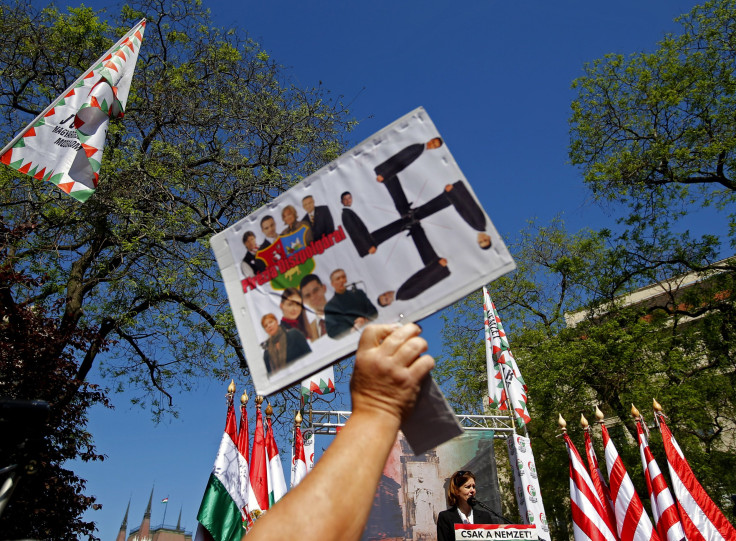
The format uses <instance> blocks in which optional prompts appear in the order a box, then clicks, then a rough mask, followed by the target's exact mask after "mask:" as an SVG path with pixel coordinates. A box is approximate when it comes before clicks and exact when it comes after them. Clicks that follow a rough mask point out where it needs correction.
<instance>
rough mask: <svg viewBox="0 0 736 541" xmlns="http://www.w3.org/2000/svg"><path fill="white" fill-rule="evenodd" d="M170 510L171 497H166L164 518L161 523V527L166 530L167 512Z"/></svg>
mask: <svg viewBox="0 0 736 541" xmlns="http://www.w3.org/2000/svg"><path fill="white" fill-rule="evenodd" d="M168 508H169V496H168V494H167V495H166V501H165V502H164V518H163V520H162V521H161V525H162V526H163V527H164V528H165V527H166V510H167V509H168Z"/></svg>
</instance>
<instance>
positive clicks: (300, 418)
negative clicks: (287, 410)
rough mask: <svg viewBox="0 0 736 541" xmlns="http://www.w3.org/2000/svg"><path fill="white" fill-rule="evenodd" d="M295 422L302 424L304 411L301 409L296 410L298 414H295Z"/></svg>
mask: <svg viewBox="0 0 736 541" xmlns="http://www.w3.org/2000/svg"><path fill="white" fill-rule="evenodd" d="M294 422H295V423H296V424H298V425H300V424H302V412H301V411H299V410H296V415H295V416H294Z"/></svg>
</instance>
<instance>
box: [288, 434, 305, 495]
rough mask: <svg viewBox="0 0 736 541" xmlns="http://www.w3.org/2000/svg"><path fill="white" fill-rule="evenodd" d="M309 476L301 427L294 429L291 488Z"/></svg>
mask: <svg viewBox="0 0 736 541" xmlns="http://www.w3.org/2000/svg"><path fill="white" fill-rule="evenodd" d="M306 475H307V457H306V455H305V454H304V437H303V436H302V429H301V428H300V427H299V425H297V426H296V428H295V429H294V448H293V449H292V457H291V488H294V487H295V486H297V485H298V484H299V482H300V481H301V480H302V479H304V477H305V476H306Z"/></svg>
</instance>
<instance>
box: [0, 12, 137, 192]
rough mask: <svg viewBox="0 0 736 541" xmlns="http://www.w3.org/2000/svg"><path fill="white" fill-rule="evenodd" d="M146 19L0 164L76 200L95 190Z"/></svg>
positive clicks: (6, 150)
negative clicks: (110, 128) (109, 128)
mask: <svg viewBox="0 0 736 541" xmlns="http://www.w3.org/2000/svg"><path fill="white" fill-rule="evenodd" d="M145 27H146V20H145V19H143V20H141V21H140V22H139V23H138V24H137V25H136V26H134V27H133V28H132V29H131V30H130V31H129V32H128V33H127V34H126V35H125V36H123V37H122V38H121V39H120V41H118V42H117V43H116V44H115V45H113V46H112V48H110V49H109V50H108V51H107V52H106V53H105V54H104V55H103V56H102V57H101V58H100V59H99V60H98V61H97V62H95V63H94V64H93V65H92V67H91V68H90V69H88V70H87V71H86V72H85V73H84V74H83V75H82V76H81V77H79V79H77V80H76V81H75V82H74V83H72V85H71V86H70V87H69V88H68V89H66V90H65V91H64V93H63V94H61V96H59V97H58V98H57V99H56V100H55V101H54V102H52V103H51V104H50V105H49V106H48V107H47V108H46V109H45V110H44V111H43V112H42V113H41V114H40V115H38V116H37V117H36V118H35V119H33V121H32V122H31V123H30V124H29V125H28V126H26V128H25V129H24V130H23V131H22V132H20V133H19V134H18V135H17V136H16V137H15V139H13V141H11V142H10V143H9V144H8V145H7V146H6V147H5V148H3V150H2V151H0V161H1V162H2V163H4V164H5V165H7V166H8V167H11V168H13V169H16V170H17V171H19V172H21V173H23V174H25V175H29V176H31V177H33V178H35V179H38V180H48V181H49V182H51V183H52V184H54V185H56V186H57V187H58V188H59V189H60V190H62V191H63V192H65V193H67V194H69V195H70V196H72V197H73V198H75V199H77V200H78V201H86V200H87V199H88V198H89V197H90V196H91V195H92V194H93V193H94V191H95V189H96V188H97V182H98V180H99V173H100V167H101V164H102V151H103V148H104V146H105V137H106V136H107V126H108V122H109V120H110V118H122V117H123V115H124V113H125V104H126V102H127V100H128V93H129V92H130V85H131V81H132V79H133V71H134V70H135V64H136V61H137V59H138V53H139V51H140V47H141V42H142V41H143V32H144V30H145Z"/></svg>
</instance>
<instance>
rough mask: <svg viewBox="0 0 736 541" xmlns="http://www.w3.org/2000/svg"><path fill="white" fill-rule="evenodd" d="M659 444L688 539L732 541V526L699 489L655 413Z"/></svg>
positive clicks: (672, 439) (678, 447)
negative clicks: (659, 434)
mask: <svg viewBox="0 0 736 541" xmlns="http://www.w3.org/2000/svg"><path fill="white" fill-rule="evenodd" d="M657 421H658V424H659V430H660V431H661V432H662V443H663V444H664V451H665V453H666V454H667V465H668V466H669V468H670V479H671V480H672V489H673V490H674V491H675V496H676V497H677V500H678V503H679V511H680V518H681V519H682V526H683V529H684V530H685V535H686V536H687V538H688V540H689V541H700V540H705V541H721V540H723V541H726V540H728V541H732V540H733V539H736V529H734V527H733V526H732V525H731V524H730V523H729V522H728V520H727V519H726V517H725V516H724V515H723V513H722V512H721V510H720V509H719V508H718V506H716V504H715V503H713V500H711V499H710V496H708V494H707V493H706V492H705V490H703V487H702V486H701V485H700V483H699V482H698V480H697V479H696V477H695V474H694V473H693V470H692V469H691V468H690V465H689V464H688V463H687V460H685V455H684V454H683V453H682V450H681V449H680V446H679V445H677V441H675V438H674V437H672V432H670V429H669V427H668V426H667V423H665V421H664V417H663V416H662V414H659V413H658V414H657Z"/></svg>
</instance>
